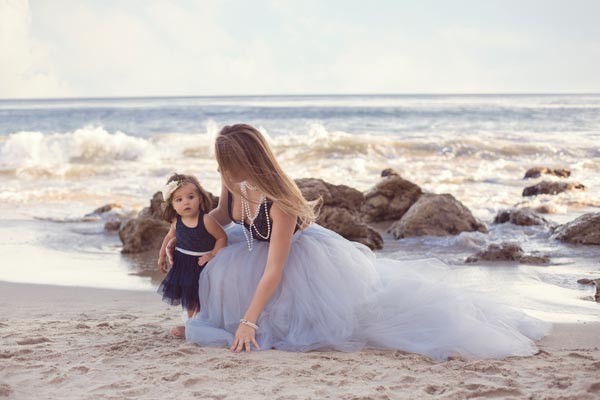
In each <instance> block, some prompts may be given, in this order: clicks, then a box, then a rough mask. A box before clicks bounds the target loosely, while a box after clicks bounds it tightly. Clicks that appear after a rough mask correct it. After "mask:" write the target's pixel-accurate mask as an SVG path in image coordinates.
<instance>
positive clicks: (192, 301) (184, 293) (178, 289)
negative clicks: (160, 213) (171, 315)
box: [158, 213, 216, 310]
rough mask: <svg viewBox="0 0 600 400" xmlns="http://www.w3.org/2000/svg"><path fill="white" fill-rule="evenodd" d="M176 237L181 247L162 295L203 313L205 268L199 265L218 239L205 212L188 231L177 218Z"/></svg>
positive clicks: (174, 257) (161, 288)
mask: <svg viewBox="0 0 600 400" xmlns="http://www.w3.org/2000/svg"><path fill="white" fill-rule="evenodd" d="M175 237H176V238H177V247H176V248H175V251H173V266H172V267H171V269H170V270H169V273H168V274H167V276H166V277H165V279H164V280H163V281H162V283H161V284H160V286H159V287H158V293H160V294H162V296H163V301H165V302H166V303H169V304H170V305H173V306H175V305H179V304H181V306H182V307H183V308H184V309H186V310H200V300H199V298H198V280H199V278H200V272H202V269H203V268H204V267H203V266H202V267H201V266H199V265H198V258H199V257H200V256H201V255H202V254H204V253H207V252H210V251H211V250H212V249H213V248H214V247H215V242H216V240H215V238H214V237H213V236H212V235H211V234H210V233H208V231H207V230H206V227H205V226H204V213H200V215H199V216H198V225H197V226H196V227H195V228H188V227H187V226H185V224H184V223H183V221H181V217H180V216H177V223H176V225H175ZM190 253H191V254H190Z"/></svg>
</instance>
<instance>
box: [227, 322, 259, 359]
mask: <svg viewBox="0 0 600 400" xmlns="http://www.w3.org/2000/svg"><path fill="white" fill-rule="evenodd" d="M255 336H256V331H255V330H254V328H252V327H250V326H248V325H245V324H240V325H239V326H238V329H237V331H236V332H235V337H234V338H233V344H232V345H231V348H230V349H229V350H231V351H233V352H234V353H239V352H240V351H242V350H244V349H246V352H250V350H251V349H250V348H251V347H252V345H254V347H255V348H256V349H257V350H260V347H259V346H258V343H256V338H255Z"/></svg>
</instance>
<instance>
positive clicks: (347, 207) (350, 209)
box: [296, 178, 383, 250]
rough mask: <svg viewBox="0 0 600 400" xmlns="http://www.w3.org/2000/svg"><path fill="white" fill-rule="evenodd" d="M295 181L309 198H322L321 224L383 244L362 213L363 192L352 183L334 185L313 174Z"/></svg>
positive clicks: (376, 245)
mask: <svg viewBox="0 0 600 400" xmlns="http://www.w3.org/2000/svg"><path fill="white" fill-rule="evenodd" d="M296 184H297V185H298V187H299V188H300V191H301V192H302V195H303V196H304V198H306V199H307V200H309V201H314V200H317V199H319V198H321V199H322V200H321V201H322V204H321V210H320V213H319V217H318V219H317V223H318V224H320V225H322V226H324V227H326V228H327V229H331V230H332V231H334V232H337V233H338V234H340V235H342V236H343V237H345V238H346V239H349V240H352V241H355V242H359V243H362V244H364V245H366V246H368V247H369V248H371V249H374V250H375V249H381V248H383V238H382V237H381V235H380V234H379V233H378V232H377V231H375V230H374V229H373V228H371V227H369V226H368V225H367V224H366V223H365V222H364V221H363V218H362V215H361V214H360V208H361V206H362V204H363V203H364V195H363V194H362V193H361V192H359V191H358V190H356V189H353V188H351V187H349V186H345V185H333V184H331V183H328V182H325V181H323V180H322V179H314V178H305V179H297V180H296Z"/></svg>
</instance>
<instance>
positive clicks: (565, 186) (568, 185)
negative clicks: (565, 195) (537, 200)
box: [523, 181, 586, 196]
mask: <svg viewBox="0 0 600 400" xmlns="http://www.w3.org/2000/svg"><path fill="white" fill-rule="evenodd" d="M574 190H586V187H585V186H584V185H582V184H581V183H576V182H551V181H542V182H540V183H538V184H537V185H533V186H528V187H526V188H525V189H523V196H536V195H538V194H559V193H562V192H570V191H574Z"/></svg>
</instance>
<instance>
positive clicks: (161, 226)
mask: <svg viewBox="0 0 600 400" xmlns="http://www.w3.org/2000/svg"><path fill="white" fill-rule="evenodd" d="M169 227H170V224H169V223H168V222H167V221H163V220H159V219H155V218H150V217H138V218H135V219H130V220H129V221H127V222H126V223H124V224H123V225H122V226H121V227H120V229H119V238H121V242H123V248H122V249H121V253H141V252H142V251H147V250H152V249H159V248H160V246H161V244H162V241H163V239H164V238H165V235H166V234H167V232H169Z"/></svg>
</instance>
